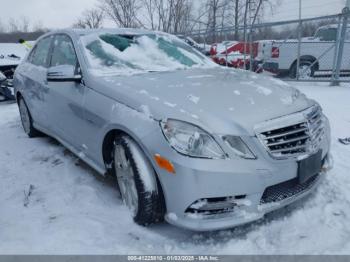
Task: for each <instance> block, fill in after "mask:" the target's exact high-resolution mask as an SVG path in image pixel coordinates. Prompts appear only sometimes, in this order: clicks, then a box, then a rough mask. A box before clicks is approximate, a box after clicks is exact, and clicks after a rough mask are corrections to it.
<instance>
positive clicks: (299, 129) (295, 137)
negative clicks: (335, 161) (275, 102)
mask: <svg viewBox="0 0 350 262" xmlns="http://www.w3.org/2000/svg"><path fill="white" fill-rule="evenodd" d="M301 114H302V116H301V119H299V120H298V121H297V122H296V123H292V124H288V125H286V126H282V127H278V128H271V129H267V130H264V131H262V132H260V133H259V134H258V137H259V139H260V140H261V142H262V143H263V144H264V146H265V147H266V148H267V150H268V152H269V153H270V154H271V155H272V156H273V157H274V158H288V157H294V156H299V155H303V154H309V153H313V152H315V151H317V150H318V148H319V146H320V143H321V141H322V138H323V135H324V123H323V114H322V111H321V109H320V107H318V106H315V107H313V108H311V109H309V110H308V111H306V112H303V113H301ZM277 120H279V119H277ZM271 122H272V123H268V124H267V125H271V126H273V121H271Z"/></svg>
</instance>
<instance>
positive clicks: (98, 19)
mask: <svg viewBox="0 0 350 262" xmlns="http://www.w3.org/2000/svg"><path fill="white" fill-rule="evenodd" d="M103 16H104V12H103V10H102V9H100V8H92V9H88V10H85V11H84V12H83V14H82V16H81V17H80V18H79V19H78V21H77V22H76V23H75V24H74V25H73V27H77V28H90V29H94V28H100V27H102V23H103Z"/></svg>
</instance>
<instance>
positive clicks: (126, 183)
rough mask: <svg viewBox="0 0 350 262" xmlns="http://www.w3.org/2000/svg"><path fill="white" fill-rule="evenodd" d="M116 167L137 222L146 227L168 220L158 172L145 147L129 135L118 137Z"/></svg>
mask: <svg viewBox="0 0 350 262" xmlns="http://www.w3.org/2000/svg"><path fill="white" fill-rule="evenodd" d="M113 154H114V155H113V159H114V163H113V164H114V169H115V173H116V176H117V182H118V187H119V191H120V194H121V197H122V199H123V202H124V204H125V205H126V206H127V207H128V208H129V210H130V211H131V213H132V217H133V219H134V221H135V222H136V223H137V224H139V225H143V226H147V225H150V224H154V223H157V222H160V221H162V220H163V219H164V213H165V212H164V201H163V194H162V191H161V189H160V185H159V183H158V181H157V178H156V174H155V171H154V169H153V168H152V166H151V164H150V163H149V161H148V159H147V158H146V156H145V155H144V153H143V151H142V149H141V148H140V147H139V146H138V145H137V144H136V142H135V141H134V140H133V139H131V138H130V137H129V136H126V135H121V136H117V138H116V139H115V143H114V150H113Z"/></svg>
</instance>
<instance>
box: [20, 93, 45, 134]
mask: <svg viewBox="0 0 350 262" xmlns="http://www.w3.org/2000/svg"><path fill="white" fill-rule="evenodd" d="M18 108H19V113H20V116H21V122H22V127H23V130H24V132H25V133H26V134H27V135H28V136H29V137H30V138H33V137H37V136H40V132H39V131H38V130H36V129H35V128H34V126H33V118H32V116H31V114H30V112H29V109H28V107H27V105H26V103H25V101H24V99H23V98H22V97H21V98H20V99H19V102H18Z"/></svg>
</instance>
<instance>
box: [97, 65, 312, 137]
mask: <svg viewBox="0 0 350 262" xmlns="http://www.w3.org/2000/svg"><path fill="white" fill-rule="evenodd" d="M98 80H99V86H101V84H102V92H103V93H105V94H106V95H107V96H109V97H112V98H114V99H115V100H117V101H119V102H121V103H124V104H126V105H128V106H130V107H133V108H135V109H137V110H139V111H141V112H145V113H147V114H150V115H152V117H153V118H154V119H156V120H162V119H167V118H172V119H179V120H183V121H188V122H191V123H194V124H196V125H199V126H201V127H203V128H206V129H207V130H208V131H210V132H213V133H216V134H236V135H238V134H240V135H242V134H246V135H254V134H255V133H254V126H255V125H256V124H260V123H261V122H264V121H266V120H270V119H274V118H277V117H280V116H284V115H288V114H292V113H294V112H298V111H301V110H304V109H305V108H307V107H310V106H312V105H313V104H314V103H315V102H314V101H311V100H309V99H307V98H306V97H305V96H304V95H303V94H300V93H299V92H298V91H297V90H296V89H294V88H292V87H291V86H289V84H286V83H284V82H282V81H280V80H277V79H274V78H271V77H268V76H260V75H257V74H254V73H251V72H248V71H244V70H236V69H227V68H221V67H214V68H210V69H192V70H179V71H172V72H156V73H148V74H142V75H134V76H103V77H99V78H98ZM228 132H229V133H228Z"/></svg>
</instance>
